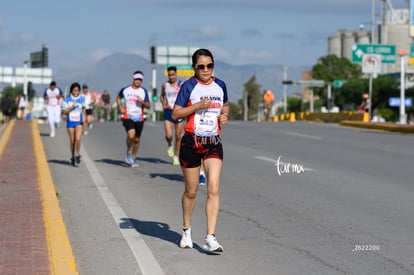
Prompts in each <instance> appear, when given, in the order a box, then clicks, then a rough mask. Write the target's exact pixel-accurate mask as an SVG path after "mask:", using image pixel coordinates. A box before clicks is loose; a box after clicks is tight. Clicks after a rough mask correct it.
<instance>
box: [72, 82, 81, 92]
mask: <svg viewBox="0 0 414 275" xmlns="http://www.w3.org/2000/svg"><path fill="white" fill-rule="evenodd" d="M76 87H78V89H79V91H80V89H81V86H80V84H79V83H78V82H73V83H72V85H70V93H72V91H73V89H75V88H76Z"/></svg>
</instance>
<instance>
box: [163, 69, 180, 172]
mask: <svg viewBox="0 0 414 275" xmlns="http://www.w3.org/2000/svg"><path fill="white" fill-rule="evenodd" d="M167 73H168V81H166V82H164V83H162V86H161V97H160V99H161V103H162V106H163V109H164V131H165V140H166V141H167V145H168V148H167V154H168V156H169V157H172V158H173V164H174V165H180V161H179V160H178V152H179V151H180V140H181V135H182V133H183V122H184V119H177V120H173V119H172V118H171V114H172V110H173V108H174V103H175V99H176V98H177V95H178V92H179V90H180V86H181V84H182V82H181V80H178V79H177V67H175V66H170V67H168V68H167ZM173 129H175V139H174V145H173V144H172V141H173Z"/></svg>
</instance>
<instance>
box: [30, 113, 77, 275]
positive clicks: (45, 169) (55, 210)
mask: <svg viewBox="0 0 414 275" xmlns="http://www.w3.org/2000/svg"><path fill="white" fill-rule="evenodd" d="M32 136H33V142H34V147H35V148H34V149H35V156H36V166H37V171H38V184H39V189H40V193H41V194H42V206H43V219H44V222H45V228H46V240H47V245H48V250H49V257H50V263H51V270H52V274H68V275H70V274H78V272H77V271H76V263H75V259H74V256H73V253H72V247H71V245H70V241H69V237H68V235H67V233H66V227H65V224H64V222H63V218H62V214H61V211H60V207H59V203H58V200H57V196H56V190H55V187H54V185H53V181H52V175H51V173H50V169H49V165H48V163H47V159H46V154H45V150H44V147H43V143H42V140H41V138H40V132H39V127H38V125H37V123H36V122H35V121H32Z"/></svg>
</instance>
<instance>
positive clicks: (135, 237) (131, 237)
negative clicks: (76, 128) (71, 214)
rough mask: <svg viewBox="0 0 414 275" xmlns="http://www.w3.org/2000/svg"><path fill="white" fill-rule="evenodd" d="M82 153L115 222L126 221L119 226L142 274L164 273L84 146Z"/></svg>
mask: <svg viewBox="0 0 414 275" xmlns="http://www.w3.org/2000/svg"><path fill="white" fill-rule="evenodd" d="M81 155H82V159H83V161H84V163H85V165H86V167H87V168H88V170H89V173H90V175H91V177H92V180H93V182H94V183H95V186H96V188H97V189H98V191H99V193H100V194H101V196H102V199H103V200H104V202H105V204H106V207H108V209H109V212H110V213H111V215H112V217H113V218H114V220H115V222H116V223H117V225H119V223H120V222H121V221H122V222H123V223H126V224H125V226H123V228H119V230H120V231H121V234H122V236H123V237H124V239H125V241H126V242H127V244H128V246H129V248H130V249H131V251H132V253H133V254H134V257H135V259H136V261H137V263H138V265H139V268H140V269H141V272H142V274H143V275H148V274H151V275H152V274H160V275H161V274H163V275H164V274H165V273H164V271H163V270H162V269H161V266H160V265H159V263H158V262H157V260H156V259H155V257H154V255H153V254H152V252H151V250H150V249H149V248H148V246H147V244H146V243H145V241H144V240H143V239H142V237H141V234H139V232H138V231H136V229H135V228H134V226H133V224H132V222H131V221H130V220H129V219H127V220H125V218H126V217H127V215H126V214H125V212H124V210H123V209H122V207H121V205H120V204H119V203H118V201H117V200H116V199H115V197H114V196H113V194H112V192H111V191H110V190H109V188H108V186H107V185H106V183H105V180H104V178H103V177H102V175H101V174H100V173H99V171H98V169H97V168H96V166H95V164H94V163H93V161H92V160H91V158H90V157H89V155H88V153H87V152H86V150H85V149H84V148H83V147H82V148H81Z"/></svg>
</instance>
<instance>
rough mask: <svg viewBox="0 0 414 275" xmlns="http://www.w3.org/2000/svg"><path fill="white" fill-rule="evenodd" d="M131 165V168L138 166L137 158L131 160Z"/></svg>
mask: <svg viewBox="0 0 414 275" xmlns="http://www.w3.org/2000/svg"><path fill="white" fill-rule="evenodd" d="M131 167H133V168H137V167H139V163H138V161H137V160H133V162H132V163H131Z"/></svg>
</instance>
